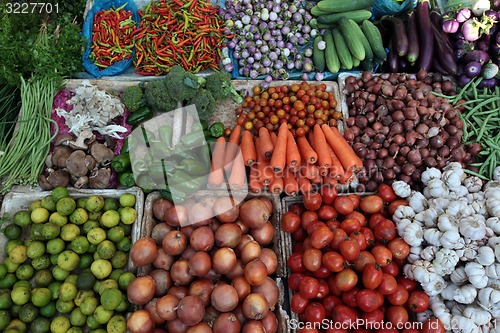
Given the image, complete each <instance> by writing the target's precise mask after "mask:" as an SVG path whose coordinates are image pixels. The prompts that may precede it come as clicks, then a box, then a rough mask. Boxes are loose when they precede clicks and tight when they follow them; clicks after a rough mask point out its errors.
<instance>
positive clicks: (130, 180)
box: [118, 172, 135, 187]
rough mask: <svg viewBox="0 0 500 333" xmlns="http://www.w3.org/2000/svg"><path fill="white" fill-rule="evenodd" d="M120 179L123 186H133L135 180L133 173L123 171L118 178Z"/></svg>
mask: <svg viewBox="0 0 500 333" xmlns="http://www.w3.org/2000/svg"><path fill="white" fill-rule="evenodd" d="M118 180H119V181H120V185H122V186H125V187H134V186H135V180H134V174H133V173H132V172H125V173H122V174H121V175H120V177H119V178H118Z"/></svg>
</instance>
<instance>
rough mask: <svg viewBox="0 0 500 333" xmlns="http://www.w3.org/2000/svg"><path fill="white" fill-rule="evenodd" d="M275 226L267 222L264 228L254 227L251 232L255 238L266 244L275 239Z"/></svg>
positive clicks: (258, 241) (263, 244) (261, 243)
mask: <svg viewBox="0 0 500 333" xmlns="http://www.w3.org/2000/svg"><path fill="white" fill-rule="evenodd" d="M274 232H275V229H274V226H273V224H272V223H271V222H266V224H264V226H263V227H262V228H258V229H252V230H251V231H250V234H251V235H252V236H253V238H254V239H255V240H256V241H257V243H259V244H260V245H262V246H266V245H269V244H271V243H272V241H273V240H274Z"/></svg>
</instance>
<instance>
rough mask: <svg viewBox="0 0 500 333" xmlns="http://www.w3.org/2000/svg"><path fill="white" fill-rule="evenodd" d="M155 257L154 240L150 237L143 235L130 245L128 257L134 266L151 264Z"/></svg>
mask: <svg viewBox="0 0 500 333" xmlns="http://www.w3.org/2000/svg"><path fill="white" fill-rule="evenodd" d="M155 258H156V242H155V240H154V239H153V238H151V237H143V238H141V239H139V240H138V241H137V242H135V243H134V244H133V245H132V248H131V249H130V259H131V260H132V262H133V263H134V265H136V266H146V265H149V264H152V263H153V261H154V260H155Z"/></svg>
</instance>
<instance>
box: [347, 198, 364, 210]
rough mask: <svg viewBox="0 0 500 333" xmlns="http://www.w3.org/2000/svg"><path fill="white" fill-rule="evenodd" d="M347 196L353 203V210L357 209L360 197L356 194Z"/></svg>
mask: <svg viewBox="0 0 500 333" xmlns="http://www.w3.org/2000/svg"><path fill="white" fill-rule="evenodd" d="M347 197H348V198H349V199H351V201H352V204H353V205H354V208H353V210H357V209H358V208H359V204H360V203H361V197H360V196H359V195H357V194H349V195H347Z"/></svg>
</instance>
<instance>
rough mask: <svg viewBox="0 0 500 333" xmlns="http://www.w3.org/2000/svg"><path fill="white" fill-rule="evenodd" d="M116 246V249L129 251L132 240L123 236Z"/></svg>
mask: <svg viewBox="0 0 500 333" xmlns="http://www.w3.org/2000/svg"><path fill="white" fill-rule="evenodd" d="M116 248H117V249H118V251H122V252H129V251H130V249H131V248H132V242H131V241H130V239H129V238H127V237H125V238H123V239H122V240H121V241H119V242H118V244H116Z"/></svg>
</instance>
